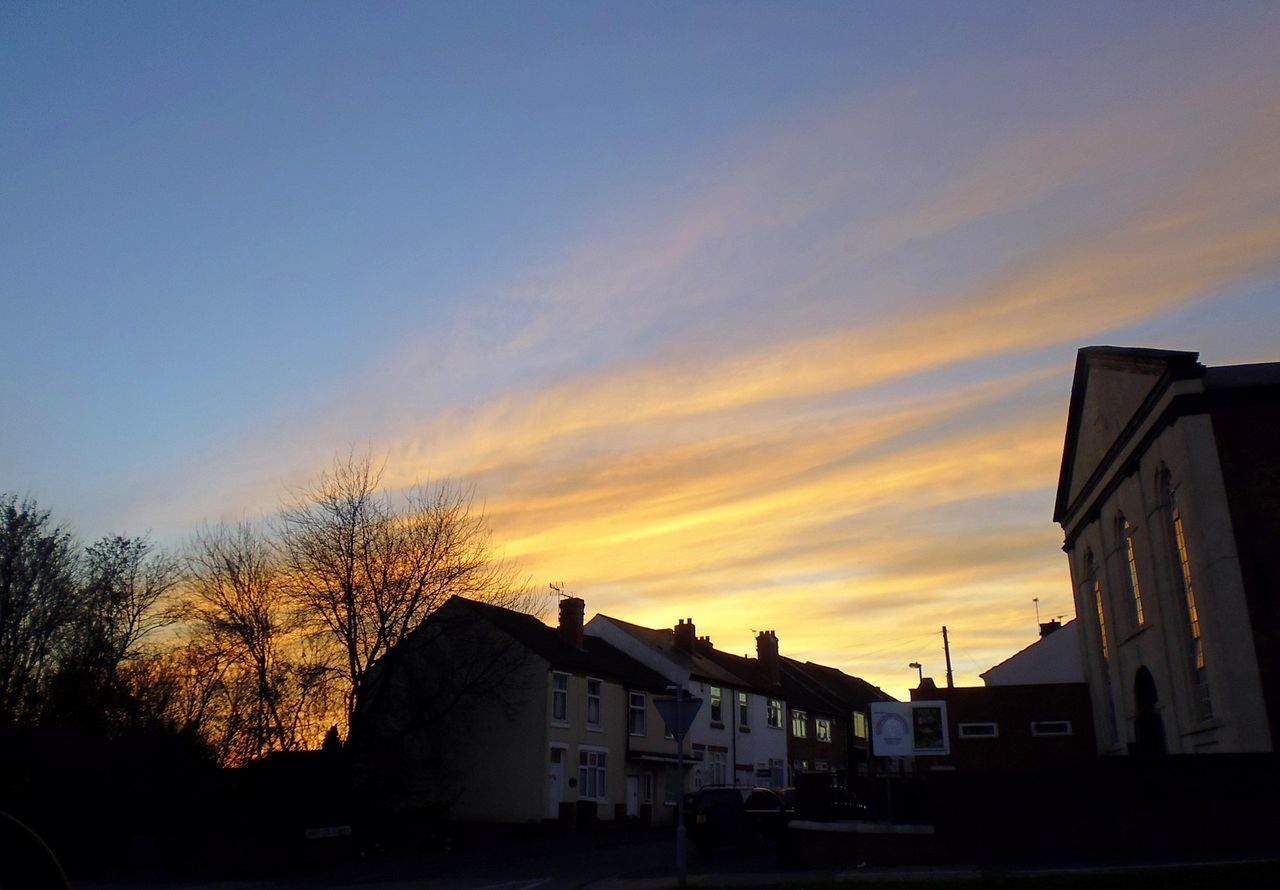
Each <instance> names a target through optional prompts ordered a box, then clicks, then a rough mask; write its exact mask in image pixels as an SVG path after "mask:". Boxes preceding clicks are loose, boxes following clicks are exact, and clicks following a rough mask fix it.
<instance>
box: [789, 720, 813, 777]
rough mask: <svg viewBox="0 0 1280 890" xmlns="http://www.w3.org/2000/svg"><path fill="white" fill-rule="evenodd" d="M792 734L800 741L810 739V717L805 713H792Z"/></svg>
mask: <svg viewBox="0 0 1280 890" xmlns="http://www.w3.org/2000/svg"><path fill="white" fill-rule="evenodd" d="M791 734H792V735H793V736H795V737H796V738H798V739H805V738H808V737H809V715H808V714H807V713H805V712H804V711H792V712H791ZM805 768H806V769H808V766H807V765H806V767H805Z"/></svg>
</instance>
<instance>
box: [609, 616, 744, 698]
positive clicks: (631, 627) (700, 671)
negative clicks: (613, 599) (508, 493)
mask: <svg viewBox="0 0 1280 890" xmlns="http://www.w3.org/2000/svg"><path fill="white" fill-rule="evenodd" d="M598 617H600V618H604V619H606V620H608V621H610V622H612V623H613V624H614V625H616V626H617V627H618V628H620V629H621V630H623V631H626V632H627V633H628V634H630V635H631V636H632V637H634V638H635V639H637V640H639V641H640V642H642V643H644V644H645V645H646V646H649V647H650V648H652V649H656V650H657V651H659V652H661V653H662V655H663V656H664V657H666V658H668V659H670V660H671V661H672V662H674V663H675V664H677V665H679V666H680V667H681V668H682V669H683V670H687V671H688V672H689V675H690V676H693V677H697V678H699V679H701V680H710V681H711V682H712V683H716V684H719V685H723V686H734V687H752V686H754V685H755V684H754V683H753V682H752V681H751V679H750V678H748V677H743V676H740V675H739V674H738V673H736V672H735V671H734V670H732V669H731V668H729V667H727V666H723V665H721V664H720V663H718V661H717V660H716V659H714V658H709V657H708V656H707V655H706V654H705V652H706V650H705V649H701V647H699V648H700V651H696V652H693V653H689V652H686V651H685V650H683V649H680V648H679V647H677V646H676V640H675V631H673V630H671V629H670V628H661V629H654V628H652V627H641V626H640V625H638V624H632V623H631V622H629V621H623V620H622V619H620V618H614V617H613V616H611V615H600V616H598Z"/></svg>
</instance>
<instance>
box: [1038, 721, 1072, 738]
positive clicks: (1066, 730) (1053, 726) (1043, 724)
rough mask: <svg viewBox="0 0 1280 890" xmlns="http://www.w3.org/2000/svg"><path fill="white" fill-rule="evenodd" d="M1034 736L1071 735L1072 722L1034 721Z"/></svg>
mask: <svg viewBox="0 0 1280 890" xmlns="http://www.w3.org/2000/svg"><path fill="white" fill-rule="evenodd" d="M1031 734H1032V735H1071V721H1070V720H1032V721H1031Z"/></svg>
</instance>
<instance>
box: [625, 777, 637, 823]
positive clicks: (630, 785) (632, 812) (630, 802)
mask: <svg viewBox="0 0 1280 890" xmlns="http://www.w3.org/2000/svg"><path fill="white" fill-rule="evenodd" d="M627 815H628V816H630V817H631V818H632V819H639V818H640V777H639V776H627Z"/></svg>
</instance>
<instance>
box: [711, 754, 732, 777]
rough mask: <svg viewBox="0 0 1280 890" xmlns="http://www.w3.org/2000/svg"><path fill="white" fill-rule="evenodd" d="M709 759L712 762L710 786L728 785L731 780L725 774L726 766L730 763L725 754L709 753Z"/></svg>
mask: <svg viewBox="0 0 1280 890" xmlns="http://www.w3.org/2000/svg"><path fill="white" fill-rule="evenodd" d="M707 758H708V760H709V761H710V770H709V776H710V784H712V785H725V784H727V783H728V781H729V779H728V776H727V775H726V772H725V766H726V764H727V762H728V758H727V757H726V756H725V752H723V751H708V752H707Z"/></svg>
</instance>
